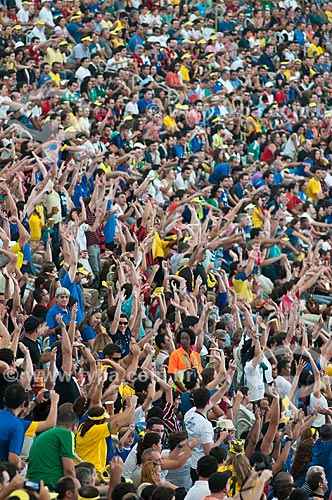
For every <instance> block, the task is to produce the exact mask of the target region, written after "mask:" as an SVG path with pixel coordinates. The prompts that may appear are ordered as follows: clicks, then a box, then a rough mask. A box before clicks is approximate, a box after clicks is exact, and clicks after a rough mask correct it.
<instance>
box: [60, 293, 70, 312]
mask: <svg viewBox="0 0 332 500" xmlns="http://www.w3.org/2000/svg"><path fill="white" fill-rule="evenodd" d="M68 302H69V295H66V294H64V293H62V294H61V295H59V296H58V297H57V303H58V305H59V306H60V307H61V309H65V308H66V307H67V306H68Z"/></svg>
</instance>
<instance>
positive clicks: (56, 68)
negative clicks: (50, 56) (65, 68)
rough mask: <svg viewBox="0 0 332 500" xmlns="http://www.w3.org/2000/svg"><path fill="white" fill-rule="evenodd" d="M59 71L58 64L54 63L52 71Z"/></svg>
mask: <svg viewBox="0 0 332 500" xmlns="http://www.w3.org/2000/svg"><path fill="white" fill-rule="evenodd" d="M59 71H60V64H54V65H53V73H59Z"/></svg>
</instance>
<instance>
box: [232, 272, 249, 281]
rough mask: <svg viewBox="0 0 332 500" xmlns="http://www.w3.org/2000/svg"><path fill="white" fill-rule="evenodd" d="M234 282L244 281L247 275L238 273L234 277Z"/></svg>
mask: <svg viewBox="0 0 332 500" xmlns="http://www.w3.org/2000/svg"><path fill="white" fill-rule="evenodd" d="M235 279H236V281H246V279H247V275H246V273H245V272H244V271H242V273H239V274H237V275H236V276H235Z"/></svg>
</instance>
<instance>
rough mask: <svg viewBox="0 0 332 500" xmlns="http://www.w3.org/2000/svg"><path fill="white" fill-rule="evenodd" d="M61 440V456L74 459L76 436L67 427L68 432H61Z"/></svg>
mask: <svg viewBox="0 0 332 500" xmlns="http://www.w3.org/2000/svg"><path fill="white" fill-rule="evenodd" d="M59 440H60V452H59V454H60V456H61V457H65V458H72V459H74V456H75V438H74V434H73V433H72V432H71V431H69V430H67V429H66V432H64V433H61V435H60V436H59Z"/></svg>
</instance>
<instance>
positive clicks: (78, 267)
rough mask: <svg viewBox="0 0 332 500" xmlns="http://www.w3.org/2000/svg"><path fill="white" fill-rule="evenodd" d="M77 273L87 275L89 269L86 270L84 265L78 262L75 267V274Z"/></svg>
mask: <svg viewBox="0 0 332 500" xmlns="http://www.w3.org/2000/svg"><path fill="white" fill-rule="evenodd" d="M77 273H81V274H84V276H87V275H88V274H89V271H87V270H86V269H85V267H84V266H81V265H80V264H78V266H77V269H76V274H77Z"/></svg>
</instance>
